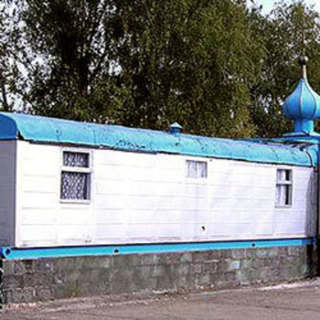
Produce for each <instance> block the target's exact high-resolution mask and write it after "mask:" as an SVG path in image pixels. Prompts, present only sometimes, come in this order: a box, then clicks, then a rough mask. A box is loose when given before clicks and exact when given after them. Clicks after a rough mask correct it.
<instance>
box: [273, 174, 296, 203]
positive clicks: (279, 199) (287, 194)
mask: <svg viewBox="0 0 320 320" xmlns="http://www.w3.org/2000/svg"><path fill="white" fill-rule="evenodd" d="M291 205H292V170H289V169H277V185H276V207H290V206H291Z"/></svg>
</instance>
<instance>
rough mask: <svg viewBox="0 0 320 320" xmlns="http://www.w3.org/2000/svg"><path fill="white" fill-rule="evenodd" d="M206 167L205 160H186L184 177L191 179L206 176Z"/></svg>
mask: <svg viewBox="0 0 320 320" xmlns="http://www.w3.org/2000/svg"><path fill="white" fill-rule="evenodd" d="M207 176H208V169H207V162H204V161H193V160H187V161H186V177H187V178H193V179H203V178H207Z"/></svg>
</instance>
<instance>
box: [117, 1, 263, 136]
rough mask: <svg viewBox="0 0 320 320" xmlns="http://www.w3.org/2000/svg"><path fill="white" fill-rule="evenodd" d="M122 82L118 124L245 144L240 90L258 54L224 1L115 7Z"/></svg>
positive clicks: (244, 97)
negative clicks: (178, 129)
mask: <svg viewBox="0 0 320 320" xmlns="http://www.w3.org/2000/svg"><path fill="white" fill-rule="evenodd" d="M114 3H115V6H114V7H115V8H116V15H115V17H116V18H117V19H118V20H117V29H118V30H119V31H120V32H119V33H118V40H117V41H116V42H117V43H121V45H120V46H119V47H118V61H119V65H120V66H121V69H122V71H121V74H120V78H121V82H122V83H123V84H124V86H125V87H126V88H127V89H128V91H129V95H128V97H127V99H126V100H124V102H123V105H124V112H123V114H122V119H121V122H122V123H124V124H125V125H130V126H143V127H148V128H167V126H168V124H169V123H170V122H173V121H179V122H180V123H181V124H183V125H184V127H185V128H186V131H187V132H192V133H198V134H208V135H218V136H231V135H233V136H238V137H241V136H250V135H251V134H252V133H253V132H254V127H253V125H252V123H251V121H250V115H249V111H248V105H249V103H250V92H249V90H248V86H247V82H251V81H254V79H255V78H256V74H257V73H258V72H259V71H258V69H259V65H258V67H257V65H256V62H257V61H259V60H260V59H259V57H260V55H261V54H262V51H261V50H260V46H259V44H258V43H256V42H255V41H254V38H253V37H254V35H253V34H252V33H251V30H250V29H248V27H249V24H248V20H247V17H246V7H245V4H244V3H243V2H242V1H237V2H236V1H231V0H230V1H229V0H211V1H197V0H184V1H183V0H181V1H174V0H165V1H156V0H138V1H129V0H127V1H115V2H114Z"/></svg>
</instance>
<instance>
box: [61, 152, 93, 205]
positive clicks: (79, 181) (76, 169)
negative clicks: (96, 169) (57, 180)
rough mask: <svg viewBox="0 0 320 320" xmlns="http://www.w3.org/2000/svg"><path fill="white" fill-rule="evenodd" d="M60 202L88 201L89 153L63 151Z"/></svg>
mask: <svg viewBox="0 0 320 320" xmlns="http://www.w3.org/2000/svg"><path fill="white" fill-rule="evenodd" d="M60 198H61V199H62V200H76V201H77V200H90V157H89V153H84V152H71V151H63V166H62V172H61V194H60Z"/></svg>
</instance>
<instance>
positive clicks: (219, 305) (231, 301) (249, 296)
mask: <svg viewBox="0 0 320 320" xmlns="http://www.w3.org/2000/svg"><path fill="white" fill-rule="evenodd" d="M9 319H10V320H27V319H34V320H40V319H41V320H54V319H59V320H73V319H74V320H84V319H85V320H91V319H92V320H97V319H106V320H110V319H115V320H117V319H121V320H138V319H139V320H140V319H145V320H147V319H148V320H165V319H166V320H168V319H170V320H178V319H184V320H189V319H197V320H198V319H203V320H207V319H216V320H229V319H236V320H244V319H246V320H251V319H254V320H257V319H259V320H271V319H272V320H277V319H281V320H289V319H290V320H295V319H297V320H298V319H299V320H300V319H308V320H313V319H317V320H319V319H320V279H316V280H312V281H305V282H297V283H292V284H288V285H286V284H282V285H278V286H273V287H260V288H246V289H236V290H227V291H215V292H198V293H190V294H183V293H180V294H165V293H161V294H160V293H158V294H153V295H152V296H137V297H135V298H134V299H133V298H132V297H131V299H129V298H128V297H125V296H118V297H109V296H108V297H106V296H104V297H93V298H83V299H70V300H60V301H53V302H49V303H45V304H28V305H19V306H15V305H12V306H10V308H9V309H7V310H4V311H2V312H0V320H9Z"/></svg>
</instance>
